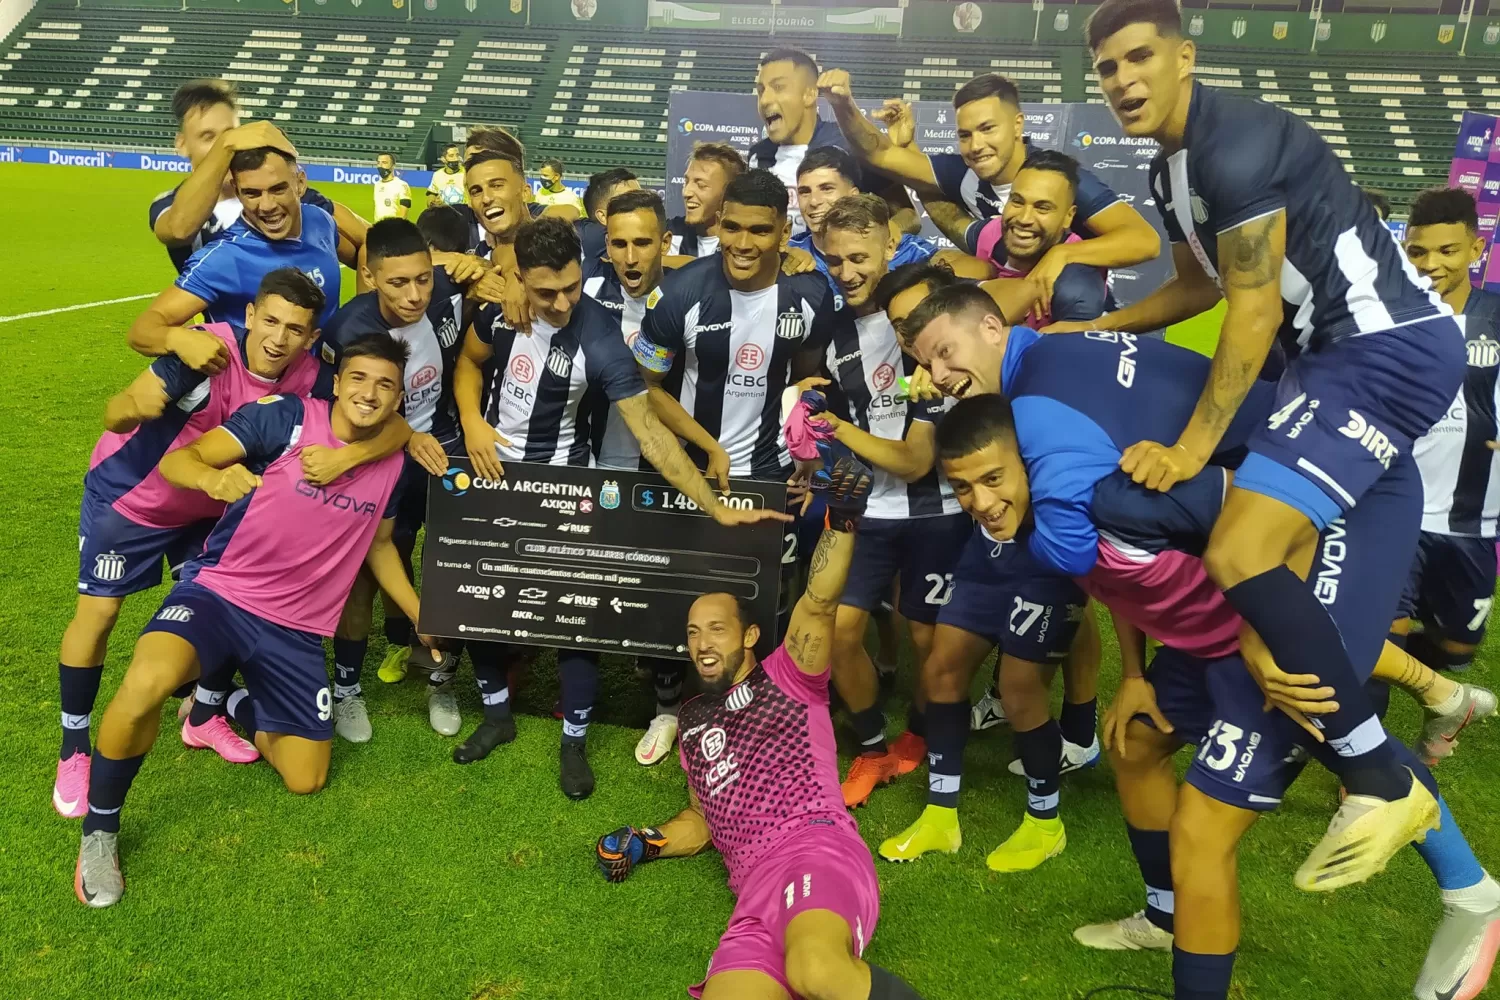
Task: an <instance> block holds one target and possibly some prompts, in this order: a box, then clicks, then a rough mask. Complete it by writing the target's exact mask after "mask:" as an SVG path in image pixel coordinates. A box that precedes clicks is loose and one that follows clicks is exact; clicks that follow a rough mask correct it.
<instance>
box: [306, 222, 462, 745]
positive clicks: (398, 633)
mask: <svg viewBox="0 0 1500 1000" xmlns="http://www.w3.org/2000/svg"><path fill="white" fill-rule="evenodd" d="M365 268H366V270H367V271H368V272H369V273H368V274H366V276H365V280H366V283H367V284H369V285H370V287H371V289H372V291H368V292H364V293H362V294H360V295H356V296H355V297H354V298H352V299H350V300H349V302H348V303H347V304H346V305H344V306H343V307H342V308H340V309H339V311H338V312H336V313H334V315H333V319H331V320H329V322H328V327H327V329H325V330H324V331H323V348H322V350H323V356H324V360H325V361H326V362H327V363H328V364H329V365H330V366H331V367H336V366H337V365H338V362H339V359H340V357H341V356H342V353H343V349H344V346H345V345H346V344H349V343H352V342H354V341H355V340H358V339H359V338H360V337H362V336H364V335H366V334H368V333H372V332H376V331H385V332H386V333H389V334H390V336H392V337H393V338H395V339H396V340H399V341H401V342H402V343H403V344H405V345H406V347H407V351H408V359H407V363H406V367H405V369H404V372H403V383H402V407H403V412H404V414H405V416H406V422H407V423H408V424H410V425H411V429H412V436H411V440H410V441H408V442H407V447H406V450H407V459H406V465H405V467H404V468H403V469H402V472H401V480H400V482H398V483H397V485H396V490H395V493H394V494H393V495H392V497H391V507H392V510H393V512H394V517H395V528H394V531H393V533H392V540H393V541H394V543H395V545H396V550H397V551H398V552H400V553H401V560H402V563H403V564H404V565H405V566H406V567H407V573H408V575H410V573H411V555H412V550H413V549H414V548H415V547H416V542H417V531H418V529H420V528H421V526H422V523H423V522H424V521H425V520H426V518H427V477H428V475H429V474H431V475H435V476H441V475H442V474H443V473H444V472H446V471H447V469H448V450H449V449H457V447H458V438H459V433H458V411H457V407H456V406H455V405H454V402H453V369H454V366H455V364H456V362H457V360H458V352H459V350H460V348H461V346H462V345H461V344H460V341H459V330H460V329H461V324H462V323H463V308H464V305H463V290H462V289H460V288H458V287H457V286H456V285H455V284H454V283H453V282H452V281H450V280H449V278H448V276H447V273H446V272H445V271H444V270H443V269H442V268H435V267H433V265H432V255H431V253H430V251H429V250H428V248H427V241H426V240H425V239H423V237H422V233H421V230H419V229H418V228H417V226H416V224H415V223H412V222H408V221H406V220H405V219H389V220H383V221H381V222H377V223H376V224H375V225H373V226H371V227H370V231H369V233H368V235H367V237H366V240H365ZM375 589H376V588H375V580H374V578H373V577H372V576H371V575H370V574H368V573H364V572H361V573H360V574H359V576H358V577H357V578H356V580H355V583H354V587H353V589H352V591H351V592H350V595H349V600H348V603H347V604H346V606H345V609H344V615H343V618H342V619H341V620H340V622H339V627H338V630H337V631H336V632H335V633H334V640H333V663H334V678H335V684H334V689H333V720H334V732H336V733H337V734H338V735H339V736H341V737H342V738H344V739H346V740H348V741H349V742H351V743H364V742H367V741H368V740H369V739H370V736H371V729H370V718H369V713H368V711H367V710H366V707H365V702H364V698H363V696H362V691H361V688H360V676H361V671H362V670H363V667H364V659H365V651H366V649H367V647H368V644H369V629H370V617H371V610H372V606H373V603H374V599H375ZM385 637H386V641H387V643H388V644H389V646H390V649H389V652H388V653H387V655H386V658H385V660H384V661H383V662H382V663H381V665H380V678H381V680H385V681H387V683H397V682H399V681H401V680H402V679H404V678H405V676H406V665H407V663H408V662H409V660H410V659H411V658H412V657H411V655H409V652H408V649H407V647H408V645H409V644H410V643H412V642H413V641H414V639H413V635H412V623H411V622H410V621H409V620H407V619H406V617H405V616H404V615H403V614H402V613H401V611H400V608H399V606H396V605H394V604H392V603H391V602H389V601H388V602H387V608H386V615H385ZM434 672H439V671H438V669H437V668H435V670H434ZM440 731H441V730H440ZM450 735H451V734H450Z"/></svg>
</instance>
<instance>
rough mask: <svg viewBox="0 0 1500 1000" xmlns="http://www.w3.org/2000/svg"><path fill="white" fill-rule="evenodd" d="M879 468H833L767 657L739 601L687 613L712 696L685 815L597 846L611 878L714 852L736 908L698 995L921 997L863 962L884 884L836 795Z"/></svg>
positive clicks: (700, 712)
mask: <svg viewBox="0 0 1500 1000" xmlns="http://www.w3.org/2000/svg"><path fill="white" fill-rule="evenodd" d="M870 480H871V473H870V470H869V469H868V468H866V467H864V466H863V465H862V464H861V463H859V462H858V461H857V460H855V459H852V458H847V457H845V458H842V459H840V460H839V461H838V462H837V464H836V465H835V466H834V468H833V470H832V473H831V485H830V487H829V490H828V493H827V500H828V522H827V528H826V529H825V531H824V532H823V535H822V537H821V538H820V539H819V540H818V544H817V548H816V550H815V551H814V553H813V557H812V566H811V573H810V576H809V579H808V583H807V590H806V592H805V593H804V594H803V595H802V598H801V599H800V600H799V601H798V602H797V606H796V608H795V609H794V610H793V612H792V618H791V626H790V628H789V629H788V630H787V636H786V641H785V642H784V643H783V644H782V645H781V646H778V647H777V648H776V649H775V650H774V651H773V652H772V653H771V654H770V655H769V656H767V657H766V658H765V659H764V660H760V659H758V658H757V656H756V654H755V646H756V644H757V643H758V642H759V641H760V638H761V629H760V626H759V624H758V623H756V622H755V621H753V620H752V618H751V613H750V611H749V610H748V609H747V608H746V606H745V605H744V604H743V603H742V602H740V601H738V600H737V599H736V598H735V597H734V596H732V595H730V594H726V593H713V594H705V595H704V596H702V597H700V598H698V600H697V601H695V602H693V606H692V608H691V610H689V612H688V621H687V645H688V655H689V656H690V657H692V660H693V666H694V667H695V668H696V670H697V672H698V678H699V681H700V683H701V685H702V688H703V694H701V695H699V696H698V697H696V698H694V699H692V700H691V701H689V702H687V703H686V704H685V705H683V707H682V723H683V726H684V729H683V734H682V743H681V745H680V747H679V752H680V755H681V758H682V767H683V770H684V771H686V772H687V778H688V801H689V806H688V808H687V809H685V810H683V811H682V812H681V813H678V814H677V816H675V817H673V818H672V819H670V820H668V821H667V822H665V823H663V824H662V825H661V826H660V827H656V828H652V827H647V828H644V829H637V828H635V827H629V826H626V827H621V828H620V829H618V830H615V831H614V832H612V833H608V834H605V835H604V836H603V837H601V838H599V842H598V844H597V845H596V847H595V853H596V856H597V857H596V860H597V863H598V865H599V869H600V871H602V872H603V873H604V876H605V877H606V878H608V879H609V880H610V881H612V882H619V881H622V880H623V879H625V878H626V877H627V876H628V875H630V873H631V872H632V871H633V870H634V869H635V867H636V866H637V865H640V864H644V863H645V862H647V861H654V860H656V859H657V858H663V857H666V858H676V857H687V856H689V855H693V854H697V853H698V852H699V851H702V850H703V849H704V848H706V847H708V846H710V845H712V846H714V847H716V848H718V850H719V853H720V854H722V855H723V857H724V864H725V866H726V867H727V868H728V869H729V888H730V889H731V890H732V891H733V892H734V893H735V895H736V896H737V897H738V899H737V902H736V903H735V909H734V913H733V915H731V917H730V919H729V928H728V930H726V931H725V933H724V935H723V937H721V938H720V939H719V946H718V948H717V950H716V951H715V952H714V956H713V960H712V961H711V962H710V963H709V967H708V975H707V976H706V977H705V980H704V982H702V983H700V984H698V985H697V986H694V987H693V988H692V989H690V990H689V992H690V993H691V994H692V995H693V996H695V997H708V998H710V1000H712V998H716V997H718V998H726V997H736V998H744V1000H752V998H753V1000H785V998H786V997H787V996H788V995H789V994H790V995H793V996H800V997H805V998H807V1000H835V998H837V1000H844V998H859V1000H865V998H878V1000H911V998H916V997H917V996H918V994H917V993H916V991H915V990H913V989H912V988H911V987H910V986H909V985H907V984H906V983H905V982H903V981H902V980H901V979H900V978H898V977H897V976H895V975H893V974H891V973H889V972H887V971H885V970H884V969H881V968H879V967H877V966H874V965H870V964H868V963H867V962H865V961H864V960H863V959H862V958H861V957H860V956H861V954H862V953H863V952H864V950H865V947H866V946H867V945H868V944H869V941H870V938H871V936H872V935H873V934H874V932H875V923H876V919H877V918H878V916H879V912H880V888H879V885H878V884H877V882H876V879H875V866H874V863H873V861H872V860H871V858H870V850H869V848H868V847H866V846H865V843H864V841H863V840H861V839H860V836H859V832H858V830H856V828H855V825H854V821H853V820H852V819H850V817H849V813H848V812H847V811H846V810H845V808H844V802H843V798H842V797H841V796H840V794H839V778H838V760H837V755H836V753H835V749H834V739H833V721H832V719H831V718H830V717H829V714H828V674H829V670H828V657H829V652H830V650H831V649H832V647H833V633H834V618H835V613H836V612H837V610H838V607H839V599H840V595H841V594H842V592H843V589H844V584H845V582H846V581H847V579H848V576H849V567H850V564H851V562H852V561H853V559H854V544H855V533H856V530H857V528H858V525H859V522H860V517H861V514H862V513H863V511H864V508H865V503H866V498H867V494H868V493H869V490H870Z"/></svg>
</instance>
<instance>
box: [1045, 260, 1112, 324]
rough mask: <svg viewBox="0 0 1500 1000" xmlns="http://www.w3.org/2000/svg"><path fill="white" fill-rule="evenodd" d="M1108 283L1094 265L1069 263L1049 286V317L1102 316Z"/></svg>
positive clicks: (1070, 319)
mask: <svg viewBox="0 0 1500 1000" xmlns="http://www.w3.org/2000/svg"><path fill="white" fill-rule="evenodd" d="M1108 295H1109V285H1108V284H1107V283H1106V282H1105V280H1104V276H1103V275H1102V274H1100V273H1099V269H1098V268H1096V267H1090V266H1089V265H1087V264H1069V265H1068V266H1067V267H1064V268H1063V269H1062V273H1061V274H1059V275H1058V276H1057V282H1056V283H1055V284H1054V285H1053V286H1052V309H1051V316H1052V319H1053V321H1054V322H1075V321H1084V320H1091V319H1098V318H1099V317H1100V316H1103V315H1104V312H1105V308H1104V300H1105V299H1106V298H1107V297H1108Z"/></svg>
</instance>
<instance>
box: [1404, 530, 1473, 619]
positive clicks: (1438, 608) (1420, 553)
mask: <svg viewBox="0 0 1500 1000" xmlns="http://www.w3.org/2000/svg"><path fill="white" fill-rule="evenodd" d="M1494 601H1495V539H1493V538H1474V537H1472V536H1468V535H1440V534H1438V533H1437V532H1433V531H1424V532H1422V534H1421V536H1420V537H1419V538H1418V539H1417V558H1416V559H1415V560H1413V562H1412V567H1411V576H1409V577H1408V578H1407V581H1406V590H1405V592H1404V593H1402V595H1401V610H1400V612H1399V616H1400V617H1402V618H1415V619H1417V620H1418V621H1420V622H1422V623H1423V624H1424V625H1426V626H1427V628H1428V629H1429V630H1431V631H1433V632H1435V633H1436V634H1438V635H1440V636H1442V637H1443V638H1444V639H1448V640H1450V641H1452V642H1461V643H1465V644H1467V645H1473V646H1477V645H1479V642H1480V640H1482V639H1483V638H1484V626H1485V622H1486V621H1487V620H1488V619H1489V616H1490V605H1491V604H1493V603H1494Z"/></svg>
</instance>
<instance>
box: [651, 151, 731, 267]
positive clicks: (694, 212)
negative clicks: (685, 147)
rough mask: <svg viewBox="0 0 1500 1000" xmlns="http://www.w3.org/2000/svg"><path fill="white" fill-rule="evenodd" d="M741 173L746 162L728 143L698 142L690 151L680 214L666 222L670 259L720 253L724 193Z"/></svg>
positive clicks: (683, 182)
mask: <svg viewBox="0 0 1500 1000" xmlns="http://www.w3.org/2000/svg"><path fill="white" fill-rule="evenodd" d="M744 172H745V158H744V157H743V156H741V155H740V154H739V150H737V149H735V148H734V147H733V146H731V145H729V144H728V143H727V142H700V143H698V144H697V145H696V146H694V147H693V151H692V153H691V154H689V156H688V165H687V170H686V172H684V174H683V178H682V211H683V214H682V215H679V216H676V217H674V218H672V219H669V220H668V221H667V229H668V230H670V231H671V233H672V246H671V253H672V256H674V257H687V258H689V259H691V258H694V257H707V256H708V255H709V254H711V253H713V252H714V251H716V250H718V249H719V212H720V210H721V209H722V208H723V205H724V189H725V188H727V187H728V186H729V182H730V181H732V180H734V179H735V178H736V177H738V176H739V175H740V174H743V173H744ZM682 263H686V261H683V262H682Z"/></svg>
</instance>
